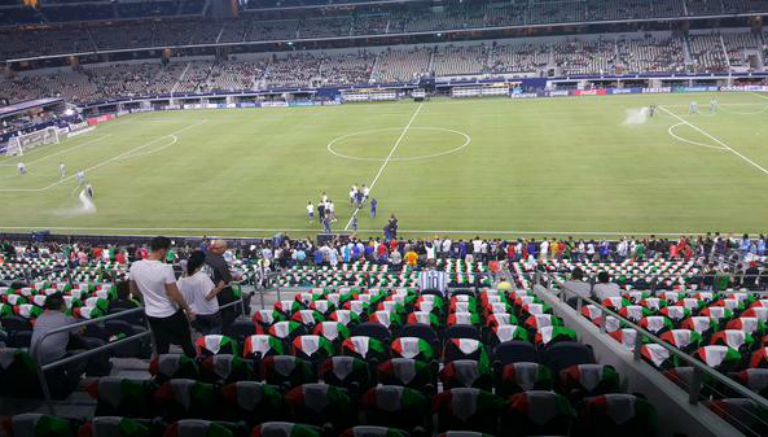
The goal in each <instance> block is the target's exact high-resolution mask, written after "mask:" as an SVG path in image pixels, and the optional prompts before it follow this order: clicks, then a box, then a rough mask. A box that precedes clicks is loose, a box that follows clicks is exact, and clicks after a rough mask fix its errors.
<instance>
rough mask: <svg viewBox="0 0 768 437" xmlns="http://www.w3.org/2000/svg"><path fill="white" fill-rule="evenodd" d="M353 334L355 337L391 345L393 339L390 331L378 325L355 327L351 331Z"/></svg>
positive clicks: (364, 324)
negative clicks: (367, 338) (368, 338)
mask: <svg viewBox="0 0 768 437" xmlns="http://www.w3.org/2000/svg"><path fill="white" fill-rule="evenodd" d="M351 334H352V336H353V337H360V336H364V337H370V338H373V339H376V340H378V341H380V342H381V343H384V344H389V342H390V339H391V338H392V333H391V332H390V331H389V329H388V328H387V327H386V326H384V325H381V324H378V323H367V322H366V323H362V324H360V325H357V326H354V327H352V329H351Z"/></svg>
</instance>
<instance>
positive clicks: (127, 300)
mask: <svg viewBox="0 0 768 437" xmlns="http://www.w3.org/2000/svg"><path fill="white" fill-rule="evenodd" d="M115 288H116V289H117V299H115V300H114V301H113V302H112V303H110V305H109V308H110V310H112V309H115V308H118V309H124V310H128V309H132V308H138V307H140V306H141V305H140V304H139V303H138V302H137V301H135V300H133V298H132V296H131V284H130V283H128V281H120V282H118V283H117V285H116V286H115Z"/></svg>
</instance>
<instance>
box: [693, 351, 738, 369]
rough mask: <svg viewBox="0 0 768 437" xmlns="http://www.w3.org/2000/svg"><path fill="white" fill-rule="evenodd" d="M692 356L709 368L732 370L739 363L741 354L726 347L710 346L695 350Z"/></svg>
mask: <svg viewBox="0 0 768 437" xmlns="http://www.w3.org/2000/svg"><path fill="white" fill-rule="evenodd" d="M694 356H695V357H696V358H698V359H700V360H701V361H703V362H704V363H706V364H707V365H708V366H710V367H715V368H720V367H725V368H729V369H731V368H733V367H734V366H736V365H737V364H738V363H739V361H741V354H740V353H739V352H738V351H735V350H733V349H731V348H729V347H728V346H721V345H714V346H713V345H710V346H703V347H700V348H699V349H697V350H696V352H695V353H694Z"/></svg>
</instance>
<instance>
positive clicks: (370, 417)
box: [360, 385, 431, 432]
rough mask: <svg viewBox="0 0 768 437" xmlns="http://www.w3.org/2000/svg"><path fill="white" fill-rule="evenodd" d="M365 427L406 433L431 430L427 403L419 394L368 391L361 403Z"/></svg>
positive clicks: (395, 389) (404, 389)
mask: <svg viewBox="0 0 768 437" xmlns="http://www.w3.org/2000/svg"><path fill="white" fill-rule="evenodd" d="M360 406H361V409H362V413H363V416H364V423H365V424H366V425H376V426H393V427H395V428H399V429H403V430H406V431H409V432H412V431H419V430H421V431H424V430H428V429H429V428H430V427H429V425H430V423H429V422H431V421H430V420H428V418H429V401H428V400H427V397H426V396H424V394H422V393H421V392H420V391H418V390H414V389H411V388H407V387H399V386H393V385H382V386H378V387H374V388H372V389H370V390H368V391H367V392H366V393H365V394H364V395H363V397H362V399H361V401H360Z"/></svg>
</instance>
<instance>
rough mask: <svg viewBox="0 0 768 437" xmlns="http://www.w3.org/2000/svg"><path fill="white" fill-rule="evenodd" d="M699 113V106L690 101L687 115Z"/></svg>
mask: <svg viewBox="0 0 768 437" xmlns="http://www.w3.org/2000/svg"><path fill="white" fill-rule="evenodd" d="M698 113H699V104H698V103H696V101H695V100H694V101H692V102H691V104H690V105H688V114H698Z"/></svg>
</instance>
